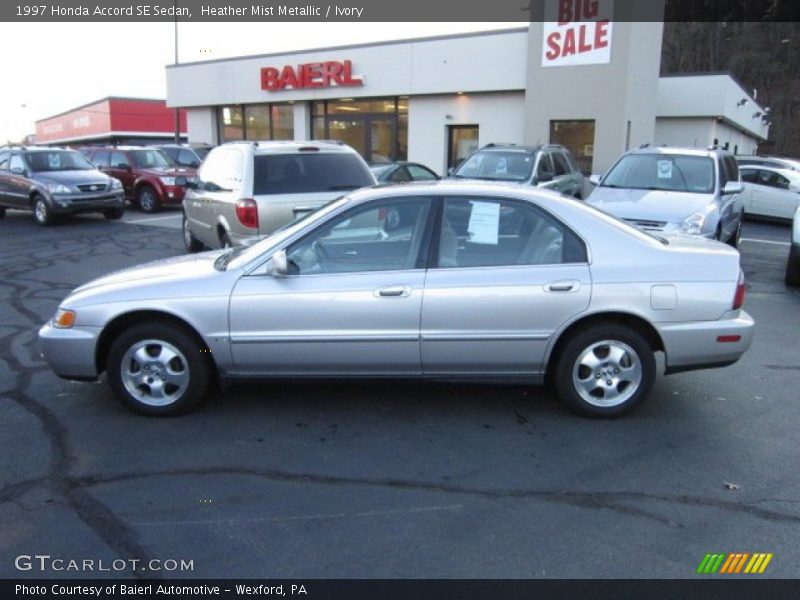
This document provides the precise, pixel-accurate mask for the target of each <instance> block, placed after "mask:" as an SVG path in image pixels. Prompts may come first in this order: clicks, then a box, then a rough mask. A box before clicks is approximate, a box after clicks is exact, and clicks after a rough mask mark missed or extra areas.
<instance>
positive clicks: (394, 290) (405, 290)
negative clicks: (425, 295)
mask: <svg viewBox="0 0 800 600" xmlns="http://www.w3.org/2000/svg"><path fill="white" fill-rule="evenodd" d="M410 293H411V288H410V287H408V286H407V285H387V286H386V287H382V288H380V289H378V290H375V295H376V296H378V297H380V298H405V297H406V296H408V295H409V294H410Z"/></svg>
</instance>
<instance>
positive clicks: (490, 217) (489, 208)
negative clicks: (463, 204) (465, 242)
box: [467, 202, 500, 246]
mask: <svg viewBox="0 0 800 600" xmlns="http://www.w3.org/2000/svg"><path fill="white" fill-rule="evenodd" d="M470 204H472V212H471V213H470V215H469V225H468V226H467V233H469V241H470V242H472V243H473V244H491V245H493V246H496V245H497V243H498V240H499V238H500V235H499V233H500V205H499V204H498V203H497V202H470Z"/></svg>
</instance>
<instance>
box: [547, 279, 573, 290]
mask: <svg viewBox="0 0 800 600" xmlns="http://www.w3.org/2000/svg"><path fill="white" fill-rule="evenodd" d="M580 288H581V282H580V281H575V280H570V281H552V282H550V283H548V284H547V285H545V286H544V291H545V292H577V291H578V290H579V289H580Z"/></svg>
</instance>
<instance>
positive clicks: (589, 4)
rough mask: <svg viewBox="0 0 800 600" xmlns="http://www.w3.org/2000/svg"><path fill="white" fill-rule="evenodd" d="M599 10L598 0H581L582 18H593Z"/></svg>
mask: <svg viewBox="0 0 800 600" xmlns="http://www.w3.org/2000/svg"><path fill="white" fill-rule="evenodd" d="M598 12H599V8H598V0H583V19H584V20H589V19H594V18H595V17H596V16H597V13H598Z"/></svg>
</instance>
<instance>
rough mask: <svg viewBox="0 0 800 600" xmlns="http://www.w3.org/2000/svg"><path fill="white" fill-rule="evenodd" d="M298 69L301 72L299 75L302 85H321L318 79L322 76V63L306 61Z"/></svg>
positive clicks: (315, 86)
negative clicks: (306, 62)
mask: <svg viewBox="0 0 800 600" xmlns="http://www.w3.org/2000/svg"><path fill="white" fill-rule="evenodd" d="M300 70H301V72H302V75H301V76H300V77H301V78H302V80H303V87H306V88H321V87H322V81H320V78H321V77H322V63H308V64H305V65H300Z"/></svg>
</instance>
